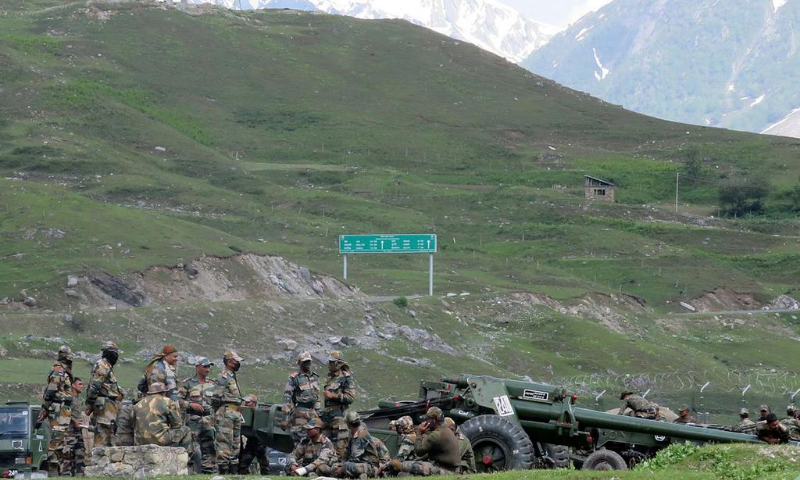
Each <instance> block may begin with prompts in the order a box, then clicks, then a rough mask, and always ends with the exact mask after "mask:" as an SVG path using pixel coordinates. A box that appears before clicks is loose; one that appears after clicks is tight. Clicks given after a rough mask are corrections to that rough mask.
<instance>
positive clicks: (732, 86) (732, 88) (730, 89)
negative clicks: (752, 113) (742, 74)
mask: <svg viewBox="0 0 800 480" xmlns="http://www.w3.org/2000/svg"><path fill="white" fill-rule="evenodd" d="M728 91H729V92H735V91H736V85H734V84H732V83H731V84H730V85H728Z"/></svg>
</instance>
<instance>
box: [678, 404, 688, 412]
mask: <svg viewBox="0 0 800 480" xmlns="http://www.w3.org/2000/svg"><path fill="white" fill-rule="evenodd" d="M688 411H689V407H687V406H686V405H681V406H680V407H679V408H678V413H680V412H688Z"/></svg>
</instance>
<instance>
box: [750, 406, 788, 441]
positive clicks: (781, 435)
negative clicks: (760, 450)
mask: <svg viewBox="0 0 800 480" xmlns="http://www.w3.org/2000/svg"><path fill="white" fill-rule="evenodd" d="M756 435H758V438H760V439H761V440H764V441H765V442H767V443H769V444H777V443H786V442H788V441H789V429H788V428H786V427H785V426H784V425H781V422H779V421H778V416H777V415H775V414H774V413H769V414H767V418H765V419H764V421H762V422H758V423H757V424H756Z"/></svg>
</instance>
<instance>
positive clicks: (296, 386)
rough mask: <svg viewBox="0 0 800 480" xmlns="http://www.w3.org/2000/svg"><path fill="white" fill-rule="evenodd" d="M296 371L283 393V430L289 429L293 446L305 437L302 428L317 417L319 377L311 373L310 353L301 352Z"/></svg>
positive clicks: (290, 377)
mask: <svg viewBox="0 0 800 480" xmlns="http://www.w3.org/2000/svg"><path fill="white" fill-rule="evenodd" d="M297 366H298V369H297V371H296V372H293V373H292V374H291V375H289V381H288V382H286V389H285V390H284V392H283V413H284V415H285V418H286V420H284V422H283V423H282V424H281V428H283V429H284V430H285V429H286V427H290V428H291V433H292V440H293V441H294V444H295V445H297V444H299V443H300V440H302V439H303V438H304V437H305V436H306V429H305V428H303V427H304V426H305V425H306V423H308V421H309V420H311V419H312V418H317V417H319V410H320V404H319V375H317V374H316V373H314V372H312V371H311V353H310V352H303V353H301V354H300V356H299V357H298V358H297Z"/></svg>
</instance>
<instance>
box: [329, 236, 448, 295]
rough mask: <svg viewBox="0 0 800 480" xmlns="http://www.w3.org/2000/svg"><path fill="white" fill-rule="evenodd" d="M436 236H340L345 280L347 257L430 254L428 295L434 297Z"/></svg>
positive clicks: (345, 277)
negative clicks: (362, 254) (375, 254)
mask: <svg viewBox="0 0 800 480" xmlns="http://www.w3.org/2000/svg"><path fill="white" fill-rule="evenodd" d="M436 247H437V244H436V235H431V234H397V235H394V234H391V235H339V253H340V254H341V255H342V258H343V260H344V268H343V270H344V279H345V280H347V255H348V254H361V253H428V254H430V261H429V266H428V295H430V296H433V254H434V253H436Z"/></svg>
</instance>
